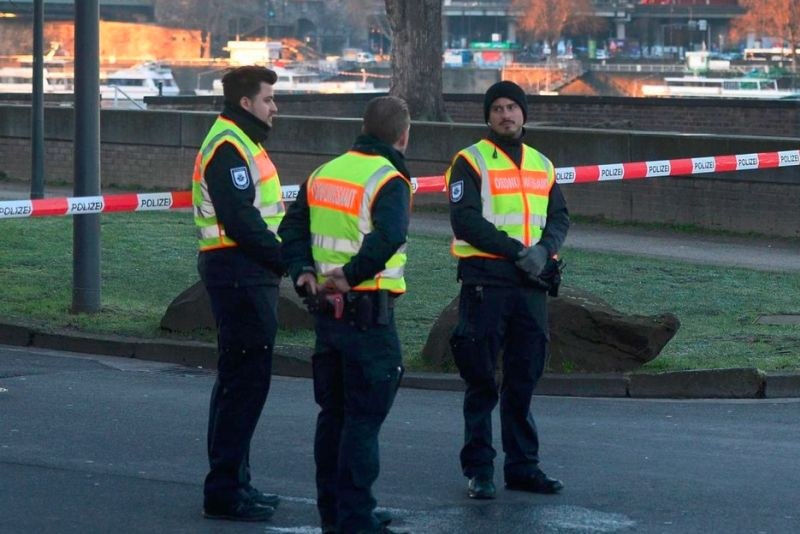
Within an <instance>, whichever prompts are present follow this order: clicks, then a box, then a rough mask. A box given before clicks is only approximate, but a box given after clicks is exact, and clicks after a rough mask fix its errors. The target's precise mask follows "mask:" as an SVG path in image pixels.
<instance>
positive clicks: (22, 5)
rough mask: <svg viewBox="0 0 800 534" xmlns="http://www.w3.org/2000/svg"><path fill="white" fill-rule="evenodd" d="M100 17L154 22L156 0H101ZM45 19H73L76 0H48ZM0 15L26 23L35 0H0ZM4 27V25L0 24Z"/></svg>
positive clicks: (9, 19) (29, 19)
mask: <svg viewBox="0 0 800 534" xmlns="http://www.w3.org/2000/svg"><path fill="white" fill-rule="evenodd" d="M99 2H100V4H99V5H100V18H101V19H103V20H115V21H121V22H153V21H154V20H155V5H156V0H99ZM44 16H45V20H73V19H74V17H75V0H46V1H45V9H44ZM0 17H2V20H3V21H5V22H8V21H12V20H13V19H16V20H17V21H18V22H21V23H24V24H31V21H32V20H33V0H0ZM0 27H2V26H0Z"/></svg>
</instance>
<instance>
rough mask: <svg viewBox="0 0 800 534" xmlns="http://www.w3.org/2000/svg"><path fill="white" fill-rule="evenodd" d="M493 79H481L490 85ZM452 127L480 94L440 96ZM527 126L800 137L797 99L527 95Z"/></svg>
mask: <svg viewBox="0 0 800 534" xmlns="http://www.w3.org/2000/svg"><path fill="white" fill-rule="evenodd" d="M490 81H491V80H489V79H487V80H485V83H489V82H490ZM373 96H375V95H369V94H361V95H278V97H277V104H278V112H279V113H280V114H283V115H302V116H323V117H360V116H361V114H362V112H363V110H364V105H365V104H366V102H367V101H368V100H369V99H370V98H372V97H373ZM444 101H445V108H446V111H447V114H448V115H449V117H450V119H451V120H452V121H453V122H461V123H473V124H483V95H482V94H453V93H448V94H445V95H444ZM147 102H148V106H149V107H150V108H151V109H153V108H160V109H195V110H208V111H213V110H218V109H220V108H221V106H222V98H221V97H194V98H184V97H179V98H177V99H176V98H169V97H164V98H152V99H147ZM528 111H529V112H528V121H529V125H530V126H558V127H568V128H596V129H604V128H618V129H626V130H636V131H647V132H653V131H656V132H665V131H666V132H682V133H715V134H722V135H754V136H770V137H774V136H787V137H800V100H798V101H794V100H769V101H759V100H722V99H711V98H691V99H689V98H630V97H607V96H539V95H530V96H528Z"/></svg>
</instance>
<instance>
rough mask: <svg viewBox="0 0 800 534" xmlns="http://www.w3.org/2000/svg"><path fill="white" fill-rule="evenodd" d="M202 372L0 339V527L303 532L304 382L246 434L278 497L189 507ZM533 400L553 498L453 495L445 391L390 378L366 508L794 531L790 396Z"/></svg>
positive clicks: (193, 501) (425, 528)
mask: <svg viewBox="0 0 800 534" xmlns="http://www.w3.org/2000/svg"><path fill="white" fill-rule="evenodd" d="M212 381H213V375H211V374H210V373H208V372H206V371H194V370H192V369H188V368H184V367H179V366H174V365H169V364H163V363H153V362H143V361H138V360H128V359H118V358H110V357H99V356H98V357H87V356H77V355H74V354H67V353H58V352H54V351H44V350H30V349H24V348H15V347H2V346H0V510H2V513H0V532H14V533H17V532H58V533H73V532H74V533H78V532H80V533H86V532H260V533H307V532H318V530H317V529H316V525H317V516H316V511H315V507H314V479H313V455H312V437H313V424H314V419H315V415H316V406H315V405H314V404H313V401H312V394H311V383H310V381H309V380H306V379H292V378H279V377H276V378H275V379H274V382H273V388H272V391H271V393H270V397H269V399H268V401H267V407H266V409H265V412H264V415H263V417H262V420H261V424H260V425H259V428H258V430H257V433H256V436H255V439H254V442H253V447H252V451H253V452H252V465H253V470H254V476H255V479H254V483H255V484H256V485H257V486H258V487H260V488H262V489H264V490H269V491H277V492H279V493H281V494H282V495H283V496H284V501H283V502H282V504H281V507H280V508H279V510H278V512H277V513H276V515H275V517H274V518H273V520H272V522H271V523H268V524H235V523H227V522H215V521H209V520H205V519H203V518H202V517H201V515H200V506H201V492H202V486H201V481H202V478H203V476H204V472H205V463H206V458H205V424H206V412H207V403H208V397H209V392H210V389H211V384H212ZM534 406H535V413H536V415H537V423H538V426H539V428H540V433H541V437H542V450H541V452H542V456H543V460H544V464H543V467H544V468H545V470H546V471H547V472H548V473H550V474H552V475H553V476H557V477H559V478H561V479H562V480H564V482H565V484H566V489H565V491H564V492H563V493H562V494H561V495H558V496H541V495H529V494H525V493H519V492H508V491H505V490H502V489H501V490H500V491H499V492H498V498H497V499H496V500H494V501H489V502H473V501H470V500H468V499H467V498H466V497H465V492H464V490H465V480H464V479H463V478H462V476H461V474H460V471H459V467H458V460H457V458H458V449H459V443H460V441H461V436H462V428H461V394H460V393H456V392H444V391H422V390H411V389H405V388H404V389H401V390H400V393H399V395H398V398H397V401H396V404H395V407H394V409H393V410H392V413H391V414H390V416H389V418H388V420H387V422H386V424H385V426H384V430H383V432H382V434H381V444H382V451H381V454H382V471H381V476H380V479H379V481H378V483H377V485H376V487H375V491H376V495H377V497H378V501H379V504H380V505H381V506H383V507H386V508H389V509H390V510H391V511H393V513H394V514H395V515H396V517H397V521H396V526H397V527H398V528H402V529H403V530H406V531H409V532H414V533H434V534H435V533H494V532H496V533H529V532H530V533H534V532H535V533H551V532H552V533H589V532H600V533H606V532H608V533H613V532H645V533H650V532H657V533H662V532H663V533H672V532H675V533H692V532H698V533H700V532H703V533H709V532H724V533H748V534H750V533H759V532H764V533H787V532H798V531H800V512H798V507H797V502H798V501H797V491H798V488H800V462H798V461H797V458H798V457H800V439H798V437H800V432H799V431H798V414H800V399H794V400H786V401H778V400H756V401H697V400H695V401H670V400H651V401H646V400H633V399H614V400H612V399H580V398H559V397H552V398H550V397H536V398H535V399H534ZM495 422H497V421H495ZM496 436H497V437H499V432H496ZM498 471H501V470H498ZM498 474H499V473H498ZM496 482H498V483H500V485H501V482H502V481H501V480H500V477H499V476H497V477H496Z"/></svg>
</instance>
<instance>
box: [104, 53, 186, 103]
mask: <svg viewBox="0 0 800 534" xmlns="http://www.w3.org/2000/svg"><path fill="white" fill-rule="evenodd" d="M179 93H180V88H179V87H178V84H177V83H175V78H173V77H172V70H171V69H170V68H169V67H167V66H166V65H164V64H161V63H156V62H152V61H148V62H146V63H141V64H139V65H135V66H133V67H131V68H128V69H121V70H117V71H114V72H111V73H109V74H107V75H106V77H105V78H102V79H101V80H100V97H101V98H103V99H124V98H126V97H127V98H129V99H131V100H144V97H146V96H159V95H161V96H178V94H179Z"/></svg>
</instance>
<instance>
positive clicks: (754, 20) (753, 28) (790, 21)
mask: <svg viewBox="0 0 800 534" xmlns="http://www.w3.org/2000/svg"><path fill="white" fill-rule="evenodd" d="M739 3H740V4H741V6H742V7H743V8H744V9H746V10H747V12H746V13H745V14H744V15H742V16H741V17H738V18H736V19H734V22H733V27H732V29H731V33H732V34H733V36H734V37H741V36H742V35H745V34H747V33H750V32H755V33H756V34H758V35H759V36H760V37H775V38H778V39H780V40H781V41H783V42H782V43H781V44H782V45H786V46H788V47H789V48H790V49H791V54H792V69H793V70H797V45H798V43H799V42H800V2H797V0H739Z"/></svg>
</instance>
